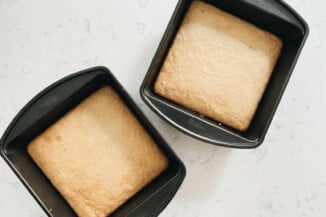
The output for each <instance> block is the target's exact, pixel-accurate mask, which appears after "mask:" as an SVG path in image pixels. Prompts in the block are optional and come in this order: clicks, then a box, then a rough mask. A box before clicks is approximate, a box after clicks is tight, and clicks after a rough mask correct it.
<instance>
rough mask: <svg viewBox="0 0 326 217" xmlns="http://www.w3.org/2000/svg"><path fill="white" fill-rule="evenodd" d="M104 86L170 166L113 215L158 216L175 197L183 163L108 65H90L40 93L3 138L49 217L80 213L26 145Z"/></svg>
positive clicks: (5, 150) (8, 156) (5, 152)
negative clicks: (144, 130) (71, 205)
mask: <svg viewBox="0 0 326 217" xmlns="http://www.w3.org/2000/svg"><path fill="white" fill-rule="evenodd" d="M104 85H109V86H112V87H113V88H114V89H115V90H116V91H117V92H118V94H119V95H120V97H121V98H122V99H123V100H124V102H125V103H126V104H127V106H128V107H129V108H130V109H131V110H132V112H133V113H134V115H135V116H136V117H137V118H138V120H139V121H140V122H141V124H142V125H143V126H144V127H145V129H146V130H147V132H148V133H149V134H150V135H151V136H152V138H153V139H154V140H155V141H156V143H157V144H158V146H159V147H160V149H161V150H162V151H163V152H164V153H165V155H166V156H167V157H168V159H169V163H170V165H169V167H168V169H167V170H165V171H164V172H163V173H162V174H161V175H159V176H158V177H157V178H156V179H155V180H154V181H152V182H151V183H150V184H149V185H147V186H146V187H145V188H144V189H142V190H141V191H140V192H139V193H137V194H136V195H135V196H134V197H132V198H131V199H130V200H128V201H127V202H126V203H125V204H124V205H122V206H121V207H120V208H119V209H118V210H117V211H116V212H114V213H113V214H111V215H110V217H122V216H123V217H125V216H128V217H140V216H141V217H154V216H158V214H159V213H160V212H161V211H162V210H163V209H164V208H165V207H166V206H167V204H168V203H169V202H170V200H171V199H172V198H173V197H174V195H175V193H176V191H177V190H178V188H179V187H180V185H181V183H182V181H183V179H184V177H185V167H184V165H183V163H182V162H181V161H180V160H179V158H178V157H177V156H176V154H175V153H174V152H173V151H172V150H171V149H170V147H169V146H168V144H167V143H166V142H165V141H164V140H163V138H162V137H161V136H160V135H159V133H158V132H157V131H156V130H155V129H154V127H153V126H152V125H151V124H150V123H149V121H148V120H147V119H146V118H145V116H144V115H143V113H142V112H141V111H140V110H139V109H138V108H137V106H136V104H135V103H134V102H133V101H132V99H131V98H130V97H129V95H128V94H127V92H126V91H125V90H124V88H123V87H122V86H121V85H120V84H119V82H118V81H117V80H116V79H115V78H114V77H113V75H112V74H111V73H110V71H109V70H108V69H106V68H104V67H96V68H91V69H88V70H85V71H82V72H78V73H75V74H72V75H70V76H68V77H65V78H63V79H62V80H59V81H57V82H56V83H54V84H52V85H51V86H49V87H48V88H46V89H45V90H43V91H42V92H41V93H39V94H38V95H37V96H36V97H34V98H33V99H32V100H31V101H30V102H29V103H28V104H27V105H26V106H25V107H24V108H23V109H22V110H21V111H20V112H19V113H18V115H17V116H16V117H15V118H14V120H13V121H12V123H11V124H10V125H9V127H8V128H7V130H6V131H5V133H4V135H3V137H2V138H1V140H0V142H1V143H0V148H1V155H2V157H3V158H4V160H5V161H6V162H7V164H8V165H9V166H10V167H11V169H12V170H13V171H14V172H15V174H16V175H17V177H18V178H19V179H20V180H21V182H22V183H23V184H24V185H25V187H26V188H27V189H28V191H29V192H30V193H31V194H32V196H33V197H34V198H35V199H36V201H37V202H38V203H39V204H40V206H41V207H42V208H43V209H44V211H45V212H46V213H47V215H48V216H52V217H73V216H76V214H75V213H74V211H73V210H72V209H71V207H70V206H69V205H68V203H67V202H66V201H65V200H64V198H63V197H62V196H61V195H60V193H59V192H58V191H57V190H56V189H55V188H54V187H53V186H52V185H51V183H50V181H49V180H48V179H47V177H46V176H45V175H44V174H43V173H42V171H41V170H40V169H39V168H38V166H37V165H36V164H35V163H34V161H33V160H32V158H31V157H30V156H29V154H28V153H27V145H28V144H29V142H30V141H31V140H32V139H33V138H35V137H36V136H37V135H38V134H40V133H41V132H42V131H44V130H45V129H46V128H47V127H49V126H50V125H51V124H53V123H54V122H55V121H56V120H58V119H59V118H60V117H62V116H63V115H64V114H65V113H67V112H68V111H69V110H70V109H72V108H73V107H75V106H76V105H78V104H79V103H80V102H81V101H82V100H83V99H85V98H87V97H88V96H89V95H90V94H91V93H93V92H94V91H96V90H97V89H99V88H100V87H102V86H104ZM144 157H146V156H144ZM108 181H109V180H108ZM98 187H99V188H100V187H101V186H98Z"/></svg>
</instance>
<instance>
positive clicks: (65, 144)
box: [28, 87, 168, 217]
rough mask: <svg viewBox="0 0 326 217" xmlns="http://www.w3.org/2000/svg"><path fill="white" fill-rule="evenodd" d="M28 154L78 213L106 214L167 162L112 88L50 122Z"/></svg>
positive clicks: (83, 216) (102, 216)
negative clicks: (52, 122)
mask: <svg viewBox="0 0 326 217" xmlns="http://www.w3.org/2000/svg"><path fill="white" fill-rule="evenodd" d="M28 153H29V154H30V156H31V157H32V158H33V160H34V161H35V162H36V164H37V165H38V166H39V167H40V169H41V170H42V171H43V172H44V174H45V175H46V176H47V177H48V179H49V180H50V181H51V182H52V184H53V186H54V187H55V188H56V189H57V190H58V191H59V192H60V193H61V194H62V196H63V197H64V198H65V200H66V201H67V202H68V203H69V205H70V206H71V207H72V208H73V209H74V211H75V212H76V214H77V215H78V216H79V217H107V216H108V215H109V214H110V213H112V212H113V211H114V210H116V209H117V208H118V207H119V206H121V205H122V204H123V203H125V202H126V201H127V200H128V199H129V198H130V197H132V196H133V195H134V194H135V193H137V192H138V191H139V190H141V189H142V188H143V187H144V186H145V185H147V184H148V183H149V182H151V181H152V180H153V179H154V178H155V177H157V176H158V175H159V174H160V173H161V172H162V171H163V170H164V169H166V168H167V166H168V160H167V158H166V157H165V155H164V154H163V153H162V152H161V151H160V150H159V148H158V146H157V145H156V144H155V142H154V141H153V140H152V138H151V137H150V136H149V135H148V134H147V132H146V131H145V129H144V128H143V127H142V125H141V124H140V123H139V122H138V120H137V119H136V117H135V116H134V115H133V114H132V113H131V111H130V110H129V109H128V107H127V106H126V105H125V103H124V102H123V101H122V99H121V98H120V97H119V96H118V94H117V93H116V92H115V91H114V90H113V89H112V88H111V87H102V88H101V89H99V90H98V91H96V92H95V93H93V94H92V95H91V96H89V97H88V98H86V99H85V100H84V101H83V102H81V103H80V104H79V105H78V106H77V107H75V108H74V109H72V110H71V111H70V112H68V113H67V114H66V115H64V116H63V117H62V118H61V119H59V120H58V121H57V122H56V123H54V124H53V125H51V126H50V127H49V128H48V129H47V130H45V131H44V132H43V133H42V134H40V135H39V136H38V137H36V138H35V139H34V140H33V141H32V142H31V143H30V144H29V145H28Z"/></svg>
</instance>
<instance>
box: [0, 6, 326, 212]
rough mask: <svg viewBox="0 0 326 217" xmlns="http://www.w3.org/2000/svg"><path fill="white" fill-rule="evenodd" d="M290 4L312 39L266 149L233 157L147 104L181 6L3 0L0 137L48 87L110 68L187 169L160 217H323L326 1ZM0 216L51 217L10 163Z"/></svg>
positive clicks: (0, 177)
mask: <svg viewBox="0 0 326 217" xmlns="http://www.w3.org/2000/svg"><path fill="white" fill-rule="evenodd" d="M287 2H288V3H289V4H290V5H292V6H293V7H294V8H295V9H296V10H297V11H298V12H299V13H300V14H301V15H302V16H303V17H304V18H305V19H306V20H307V22H308V23H309V25H310V29H311V33H310V37H309V39H308V41H307V44H306V46H305V48H304V50H303V53H302V55H301V57H300V59H299V61H298V64H297V66H296V69H295V71H294V73H293V77H292V79H291V81H290V83H289V86H288V88H287V90H286V93H285V95H284V97H283V99H282V102H281V104H280V106H279V109H278V111H277V113H276V115H275V118H274V121H273V123H272V125H271V127H270V129H269V131H268V134H267V137H266V140H265V143H264V144H263V145H262V146H261V147H260V148H258V149H255V150H232V149H226V148H220V147H215V146H212V145H208V144H205V143H203V142H199V141H197V140H194V139H192V138H190V137H188V136H186V135H184V134H182V133H180V132H178V131H177V130H175V129H173V128H172V127H170V126H169V125H167V124H166V123H165V122H164V121H163V120H161V119H160V118H158V117H157V116H156V115H155V114H154V113H153V112H151V111H150V110H149V109H148V108H147V107H146V106H145V105H144V103H143V102H142V101H141V99H140V97H139V86H140V83H141V81H142V79H143V77H144V74H145V72H146V70H147V68H148V67H149V64H150V62H151V59H152V57H153V54H154V52H155V50H156V48H157V46H158V43H159V41H160V39H161V37H162V34H163V32H164V30H165V28H166V25H167V23H168V21H169V19H170V16H171V14H172V11H173V9H174V6H175V4H176V0H164V1H163V0H137V1H136V0H121V1H118V0H96V1H86V0H69V1H65V0H56V1H50V0H31V1H23V0H0V100H1V104H0V135H2V134H3V132H4V130H5V128H6V127H7V126H8V125H9V123H10V121H11V120H12V119H13V117H14V115H15V114H16V113H17V112H18V111H19V109H20V108H21V107H22V106H23V105H25V103H27V101H28V100H29V99H31V98H32V97H33V96H34V95H35V94H36V93H38V92H39V91H40V90H42V89H43V88H45V87H46V86H48V85H49V84H50V83H52V82H54V81H55V80H57V79H59V78H61V77H63V76H65V75H67V74H70V73H72V72H76V71H79V70H81V69H84V68H88V67H91V66H95V65H104V66H107V67H109V68H110V69H111V70H112V72H113V73H114V74H115V76H116V77H117V78H118V79H119V80H120V81H121V83H122V84H123V85H124V86H125V87H126V89H127V90H128V92H129V93H130V94H131V96H132V97H133V98H134V99H135V100H136V102H137V103H138V104H139V106H140V107H141V108H142V110H143V111H144V112H145V114H146V115H147V116H148V117H149V118H150V119H151V120H152V122H153V123H154V125H155V126H156V127H157V128H159V129H160V131H161V133H162V135H163V136H164V137H165V138H166V139H167V140H168V141H169V143H170V144H171V146H172V148H173V149H174V150H175V151H176V152H177V153H178V154H179V155H180V157H181V158H182V160H183V161H184V163H185V164H186V167H187V171H188V173H187V177H186V179H185V182H184V184H183V185H182V187H181V189H180V191H179V192H178V193H177V195H176V197H175V198H174V200H173V201H172V202H171V203H170V205H169V206H168V207H167V208H166V210H165V211H164V212H163V213H162V214H161V216H162V217H179V216H186V217H198V216H199V217H216V216H221V217H239V216H241V217H294V216H296V217H324V216H326V206H325V201H326V169H325V165H326V143H325V139H324V138H323V137H324V136H325V122H326V85H325V83H326V61H325V60H326V43H324V42H323V40H325V38H326V13H325V11H326V1H324V0H315V1H307V0H306V1H305V0H288V1H287ZM323 38H324V39H323ZM0 216H1V217H45V214H44V212H43V211H42V210H41V208H40V207H39V206H38V205H37V203H36V202H35V201H34V199H33V198H32V196H31V195H30V194H29V193H28V192H27V190H26V189H25V188H24V187H23V185H22V184H21V183H20V182H19V181H18V179H17V178H16V177H15V175H14V174H13V172H12V171H11V170H10V169H9V167H8V166H7V165H6V164H5V163H4V161H3V160H2V159H1V160H0Z"/></svg>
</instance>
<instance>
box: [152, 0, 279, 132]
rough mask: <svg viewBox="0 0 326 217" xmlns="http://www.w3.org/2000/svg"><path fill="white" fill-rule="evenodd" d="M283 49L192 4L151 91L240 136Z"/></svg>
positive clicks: (247, 26) (236, 22)
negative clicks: (239, 133)
mask: <svg viewBox="0 0 326 217" xmlns="http://www.w3.org/2000/svg"><path fill="white" fill-rule="evenodd" d="M281 48H282V41H281V39H279V38H278V37H277V36H275V35H273V34H271V33H269V32H267V31H264V30H262V29H260V28H258V27H256V26H254V25H252V24H250V23H248V22H246V21H244V20H241V19H239V18H237V17H235V16H233V15H231V14H229V13H226V12H224V11H222V10H220V9H218V8H216V7H214V6H212V5H209V4H207V3H204V2H202V1H193V2H192V3H191V6H190V8H189V10H188V12H187V14H186V16H185V18H184V20H183V23H182V25H181V27H180V29H179V31H178V33H177V35H176V37H175V39H174V42H173V44H172V46H171V48H170V50H169V52H168V55H167V57H166V60H165V62H164V64H163V66H162V68H161V70H160V72H159V75H158V78H157V80H156V82H155V84H154V91H155V92H156V93H157V94H159V95H160V96H162V97H164V98H167V99H169V100H171V101H173V102H175V103H177V104H180V105H182V106H185V107H187V108H189V109H192V110H194V111H197V112H199V113H201V114H203V115H205V116H207V117H210V118H212V119H214V120H216V121H218V122H221V123H223V124H225V125H228V126H230V127H232V128H235V129H237V130H240V131H245V130H247V128H248V127H249V125H250V123H251V120H252V118H253V116H254V114H255V112H256V109H257V107H258V104H259V102H260V100H261V98H262V96H263V93H264V91H265V88H266V86H267V83H268V81H269V79H270V76H271V74H272V72H273V69H274V67H275V64H276V61H277V59H278V56H279V54H280V51H281Z"/></svg>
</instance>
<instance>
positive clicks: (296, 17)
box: [278, 0, 310, 40]
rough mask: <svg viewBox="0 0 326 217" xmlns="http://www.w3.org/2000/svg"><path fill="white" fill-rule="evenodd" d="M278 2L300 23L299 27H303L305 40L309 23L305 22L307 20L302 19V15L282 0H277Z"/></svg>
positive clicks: (308, 30) (308, 31)
mask: <svg viewBox="0 0 326 217" xmlns="http://www.w3.org/2000/svg"><path fill="white" fill-rule="evenodd" d="M278 3H279V4H280V5H281V6H282V7H283V8H285V9H286V10H287V11H288V12H289V13H290V14H292V16H294V18H295V19H296V20H297V21H298V22H299V23H300V24H301V27H302V29H303V36H304V40H305V39H306V38H307V37H308V35H309V33H310V28H309V24H308V23H307V21H306V20H305V19H303V17H302V16H301V15H300V14H299V13H298V12H297V11H296V10H294V9H293V8H292V7H291V6H290V5H289V4H288V3H287V2H285V1H284V0H278Z"/></svg>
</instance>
